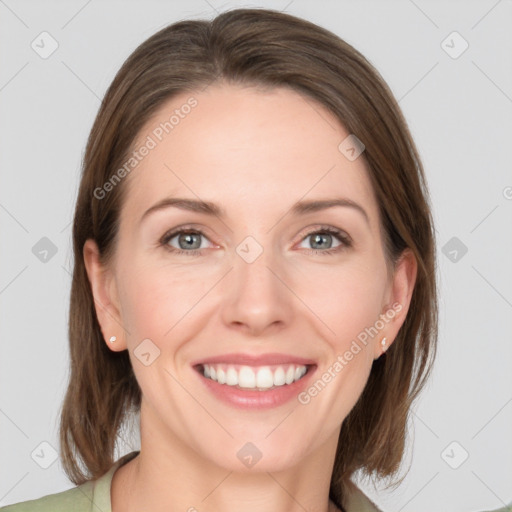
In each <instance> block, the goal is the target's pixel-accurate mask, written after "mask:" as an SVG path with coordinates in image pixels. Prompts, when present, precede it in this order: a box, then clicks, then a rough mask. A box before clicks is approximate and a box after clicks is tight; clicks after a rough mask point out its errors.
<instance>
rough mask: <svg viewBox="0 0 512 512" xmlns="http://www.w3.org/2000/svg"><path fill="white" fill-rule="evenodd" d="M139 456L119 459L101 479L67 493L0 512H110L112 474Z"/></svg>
mask: <svg viewBox="0 0 512 512" xmlns="http://www.w3.org/2000/svg"><path fill="white" fill-rule="evenodd" d="M138 454H139V452H138V451H134V452H131V453H128V454H127V455H124V456H123V457H121V458H120V459H119V460H118V461H117V462H116V463H115V464H114V465H113V466H112V467H111V468H110V470H109V471H108V472H107V473H105V474H104V475H103V476H102V477H100V478H98V479H97V480H89V481H88V482H85V483H83V484H82V485H78V486H76V487H73V488H71V489H68V490H67V491H62V492H58V493H55V494H48V495H47V496H43V497H42V498H38V499H35V500H29V501H22V502H20V503H14V504H12V505H7V506H6V507H1V508H0V512H90V511H91V510H100V511H102V512H111V502H110V487H111V483H112V476H113V475H114V472H115V471H116V470H117V469H118V468H119V467H120V466H122V465H123V464H125V463H126V462H128V461H130V460H131V459H133V458H134V457H136V456H137V455H138Z"/></svg>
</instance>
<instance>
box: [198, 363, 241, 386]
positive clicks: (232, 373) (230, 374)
mask: <svg viewBox="0 0 512 512" xmlns="http://www.w3.org/2000/svg"><path fill="white" fill-rule="evenodd" d="M206 366H207V365H205V367H206ZM204 376H205V377H206V372H205V375H204ZM226 384H227V385H228V386H238V373H237V372H236V370H235V369H234V368H233V367H232V366H230V367H229V368H228V371H227V372H226Z"/></svg>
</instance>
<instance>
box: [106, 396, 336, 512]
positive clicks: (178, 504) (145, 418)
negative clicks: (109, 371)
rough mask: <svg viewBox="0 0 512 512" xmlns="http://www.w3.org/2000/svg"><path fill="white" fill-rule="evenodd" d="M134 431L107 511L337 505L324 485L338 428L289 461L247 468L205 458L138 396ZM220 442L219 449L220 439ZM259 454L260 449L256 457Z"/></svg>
mask: <svg viewBox="0 0 512 512" xmlns="http://www.w3.org/2000/svg"><path fill="white" fill-rule="evenodd" d="M149 425H151V428H149ZM140 431H141V450H140V454H139V455H138V456H137V457H135V458H134V459H133V460H131V461H130V462H128V463H127V464H125V465H124V466H122V467H121V468H119V469H118V470H117V471H116V473H115V474H114V478H113V480H112V491H111V500H112V512H132V511H140V510H151V511H152V512H164V511H165V512H168V511H169V510H180V511H186V512H203V511H204V510H222V511H223V512H235V511H236V512H238V511H240V510H244V512H260V511H261V510H266V511H269V512H285V511H286V512H303V511H304V510H311V511H313V510H314V511H318V512H334V511H337V510H338V508H337V507H336V506H335V505H334V504H333V503H332V502H330V500H329V486H330V479H331V474H332V469H333V464H334V455H335V451H336V446H337V440H338V434H339V430H338V431H336V432H335V435H333V436H332V437H331V438H329V439H328V440H327V441H326V442H325V443H323V444H322V445H321V446H319V447H318V448H317V449H315V450H314V451H312V452H311V453H309V454H307V455H306V456H305V457H302V458H300V459H297V460H296V462H295V463H294V464H292V465H287V466H286V467H281V468H278V469H276V470H272V469H271V468H269V467H268V465H267V466H266V467H264V466H263V465H261V466H260V469H259V470H258V463H256V464H255V465H254V466H252V467H251V468H244V467H243V465H242V464H240V465H239V466H235V468H233V467H222V466H220V465H218V464H215V463H214V462H212V460H211V458H205V457H204V455H202V454H201V453H199V452H198V451H194V450H192V449H191V448H190V444H189V443H187V442H185V440H184V439H182V438H180V437H178V436H177V435H176V434H174V433H173V432H170V431H169V429H164V427H163V425H162V423H159V421H158V418H156V417H155V415H154V411H153V410H151V409H150V408H149V407H147V405H146V404H145V402H144V398H143V400H142V406H141V415H140ZM211 442H212V443H215V442H218V440H215V439H212V440H211ZM231 442H232V443H233V445H234V446H238V447H240V446H242V445H244V442H240V440H236V441H235V440H231ZM227 444H229V443H227ZM213 446H219V445H218V444H217V445H213ZM220 446H223V449H224V445H220ZM226 449H229V447H228V446H226ZM264 456H265V453H264V454H263V455H262V458H261V460H262V461H263V458H264ZM239 468H241V469H239ZM261 468H262V469H261Z"/></svg>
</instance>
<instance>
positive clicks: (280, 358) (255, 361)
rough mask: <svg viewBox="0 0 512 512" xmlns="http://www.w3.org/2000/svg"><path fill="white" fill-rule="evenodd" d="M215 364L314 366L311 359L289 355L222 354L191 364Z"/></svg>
mask: <svg viewBox="0 0 512 512" xmlns="http://www.w3.org/2000/svg"><path fill="white" fill-rule="evenodd" d="M215 363H227V364H230V363H231V364H243V365H247V366H266V365H277V364H296V365H304V366H307V365H314V364H315V361H314V360H313V359H307V358H304V357H297V356H293V355H290V354H278V353H272V354H260V355H254V354H240V353H233V354H223V355H219V356H213V357H207V358H205V359H201V360H198V361H195V362H193V363H192V366H197V365H202V364H215Z"/></svg>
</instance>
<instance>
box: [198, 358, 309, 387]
mask: <svg viewBox="0 0 512 512" xmlns="http://www.w3.org/2000/svg"><path fill="white" fill-rule="evenodd" d="M306 372H307V367H306V366H304V365H300V366H299V365H294V364H291V365H284V366H273V367H270V366H260V367H252V366H238V367H234V366H232V365H229V366H228V365H225V364H205V365H203V374H204V376H205V377H207V378H210V379H212V380H215V381H217V382H218V383H219V384H226V385H228V386H238V387H240V388H244V389H259V390H266V389H270V388H272V387H273V386H274V387H279V386H284V385H289V384H292V383H293V382H295V381H297V380H299V379H301V378H302V377H303V376H304V375H305V374H306Z"/></svg>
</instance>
